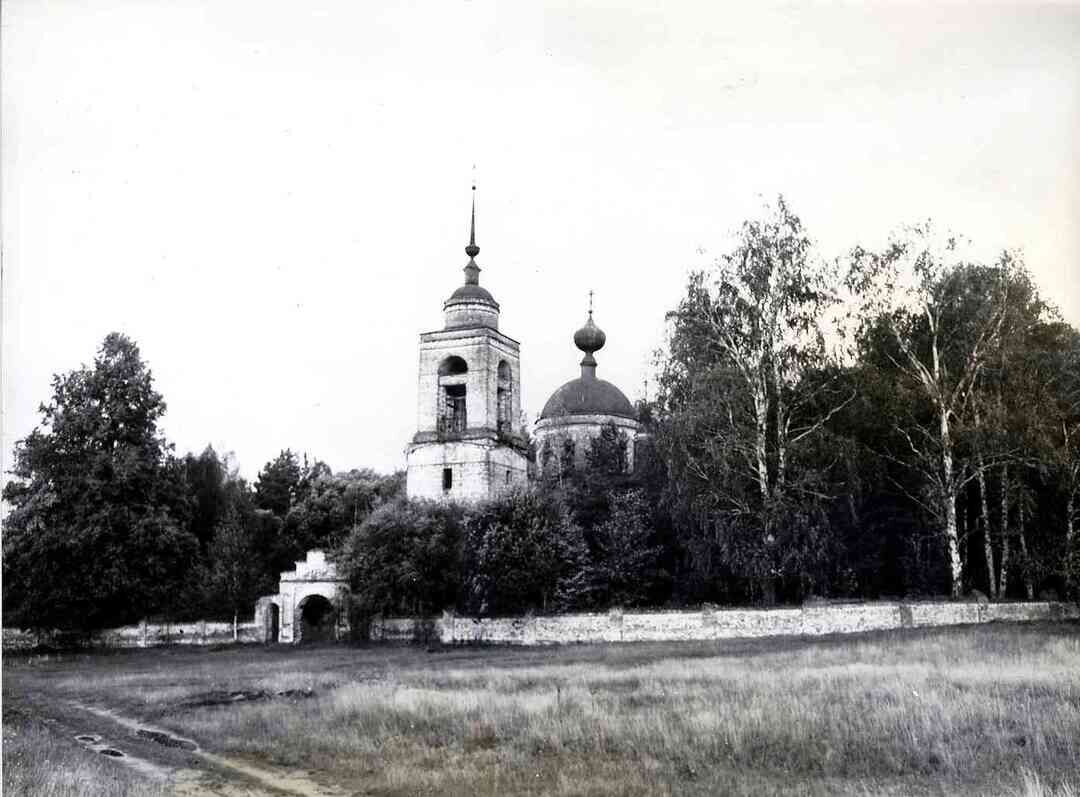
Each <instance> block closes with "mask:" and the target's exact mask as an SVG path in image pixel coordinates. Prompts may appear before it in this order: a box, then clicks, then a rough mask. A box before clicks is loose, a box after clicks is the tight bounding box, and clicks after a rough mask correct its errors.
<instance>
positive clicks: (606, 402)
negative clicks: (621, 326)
mask: <svg viewBox="0 0 1080 797" xmlns="http://www.w3.org/2000/svg"><path fill="white" fill-rule="evenodd" d="M589 304H590V305H591V304H592V294H591V293H590V294H589ZM606 342H607V335H605V334H604V331H603V330H602V329H600V327H598V326H596V323H595V322H594V321H593V317H592V308H591V306H590V309H589V319H588V320H587V321H586V322H585V326H583V327H582V328H581V329H579V330H578V331H577V332H575V333H574V345H575V346H577V347H578V348H579V349H581V350H582V351H583V352H585V357H584V358H583V359H582V360H581V376H580V377H578V378H577V379H573V380H571V381H569V382H567V383H566V384H565V385H563V386H562V387H560V388H559V389H558V390H556V391H555V392H554V393H552V394H551V398H549V399H548V400H547V403H546V404H545V405H544V409H543V411H542V412H541V413H540V418H541V420H543V419H544V418H559V417H562V416H565V415H616V416H619V417H622V418H630V419H632V420H636V419H637V413H636V412H635V411H634V407H633V405H632V404H631V403H630V400H629V399H628V398H627V397H626V396H625V395H624V394H623V392H622V391H621V390H619V388H617V387H615V385H613V384H611V382H606V381H604V380H603V379H597V377H596V358H595V357H593V353H594V352H597V351H600V349H602V348H603V347H604V343H606Z"/></svg>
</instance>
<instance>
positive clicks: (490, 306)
mask: <svg viewBox="0 0 1080 797" xmlns="http://www.w3.org/2000/svg"><path fill="white" fill-rule="evenodd" d="M472 190H473V192H474V193H473V203H472V217H471V220H470V224H469V245H468V246H466V247H465V254H467V255H468V256H469V262H468V263H466V264H465V268H464V271H465V284H464V285H462V286H461V287H460V288H458V289H457V290H456V291H454V292H453V293H452V294H450V298H449V299H447V300H446V301H445V302H443V312H444V313H445V314H446V328H447V329H455V328H459V327H491V328H492V329H498V328H499V303H498V302H496V301H495V297H493V296H492V295H491V294H490V293H489V292H488V291H487V290H486V289H484V288H481V287H480V266H478V265H476V256H477V255H478V254H480V247H479V246H477V245H476V194H475V191H476V186H475V185H474V186H473V188H472Z"/></svg>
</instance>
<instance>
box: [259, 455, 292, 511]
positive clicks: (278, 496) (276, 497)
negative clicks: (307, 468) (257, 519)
mask: <svg viewBox="0 0 1080 797" xmlns="http://www.w3.org/2000/svg"><path fill="white" fill-rule="evenodd" d="M302 476H303V471H302V469H301V467H300V460H299V459H298V458H297V456H296V454H294V453H293V452H292V451H291V450H289V449H287V448H286V449H285V450H284V451H282V452H281V453H280V454H278V455H277V457H275V458H274V459H273V460H271V461H270V462H267V463H266V465H265V466H264V467H263V469H262V470H260V471H259V475H258V478H256V480H255V506H257V507H258V508H259V509H269V510H270V511H271V512H273V513H274V514H275V515H277V516H278V517H279V518H284V517H285V516H286V515H288V514H289V510H290V509H291V508H292V506H293V504H294V503H295V502H296V501H297V499H298V498H299V497H300V485H301V477H302Z"/></svg>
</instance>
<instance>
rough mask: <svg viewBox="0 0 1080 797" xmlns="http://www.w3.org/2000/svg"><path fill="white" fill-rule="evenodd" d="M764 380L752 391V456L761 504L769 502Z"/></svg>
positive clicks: (767, 414)
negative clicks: (755, 467)
mask: <svg viewBox="0 0 1080 797" xmlns="http://www.w3.org/2000/svg"><path fill="white" fill-rule="evenodd" d="M764 381H765V380H764V379H761V380H759V381H758V383H757V384H755V385H753V386H752V387H753V391H754V455H755V457H756V458H757V476H758V488H759V489H760V491H761V501H762V503H763V504H764V503H767V502H768V500H769V459H768V454H767V448H766V444H767V435H768V430H769V398H768V393H767V391H766V389H765V384H764Z"/></svg>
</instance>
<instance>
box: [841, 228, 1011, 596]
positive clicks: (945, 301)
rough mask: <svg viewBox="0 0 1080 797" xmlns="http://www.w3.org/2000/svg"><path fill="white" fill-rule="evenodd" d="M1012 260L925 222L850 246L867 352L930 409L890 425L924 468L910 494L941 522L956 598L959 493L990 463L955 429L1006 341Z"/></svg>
mask: <svg viewBox="0 0 1080 797" xmlns="http://www.w3.org/2000/svg"><path fill="white" fill-rule="evenodd" d="M1013 265H1014V256H1013V255H1011V254H1009V253H1005V254H1003V255H1002V256H1001V257H1000V258H999V260H998V261H997V263H996V264H994V265H993V266H989V267H988V266H985V265H982V264H979V263H976V262H973V261H972V260H971V259H969V258H968V257H966V256H965V252H964V247H963V245H962V242H961V241H960V240H959V239H957V238H956V237H953V236H949V237H944V238H941V237H939V236H937V235H936V234H935V232H934V230H933V229H932V227H931V226H930V225H928V224H927V225H922V226H915V227H911V228H909V229H908V230H906V231H905V232H904V233H903V234H902V235H901V236H900V237H898V238H896V239H894V240H893V241H892V242H891V243H890V245H889V246H888V248H887V249H886V250H885V251H883V252H881V253H872V252H868V251H866V250H864V249H862V248H856V249H855V250H854V251H853V253H852V268H851V270H850V273H849V278H848V284H849V286H850V287H851V288H852V289H853V291H854V293H855V295H856V296H857V297H859V298H860V299H861V300H862V306H861V310H860V312H859V313H858V315H857V318H858V321H859V324H860V327H859V331H858V335H859V339H860V341H861V345H862V347H863V350H864V352H865V351H866V350H867V349H868V348H871V347H873V346H874V345H878V346H879V348H880V349H881V350H883V351H884V352H885V356H886V357H887V359H888V361H889V363H890V364H891V366H892V367H893V369H894V372H895V373H896V375H897V376H898V378H899V379H900V380H901V382H902V383H903V384H902V385H901V387H902V388H903V389H907V390H911V391H914V392H915V393H917V394H918V396H919V397H920V399H921V400H922V402H924V403H925V405H926V406H927V408H928V413H926V414H925V415H923V416H920V415H915V414H912V415H908V416H907V417H905V418H894V419H893V425H894V428H895V430H896V431H897V433H898V434H899V436H900V437H901V438H902V439H903V442H904V445H905V446H906V449H907V450H906V451H905V452H904V455H903V456H902V457H900V459H901V461H904V462H907V463H910V465H911V466H912V467H914V468H916V469H917V470H918V472H919V473H920V475H921V476H922V478H923V481H924V485H925V487H926V488H927V490H926V492H925V493H924V494H923V495H914V494H912V496H911V497H912V498H913V500H915V501H916V502H917V503H918V504H919V505H920V506H922V507H923V508H925V509H926V511H927V512H928V513H929V514H930V515H931V516H932V517H933V518H935V519H936V521H937V522H938V524H939V528H940V533H941V537H942V539H943V540H944V544H945V548H946V551H947V554H948V561H949V574H950V591H951V592H952V594H953V596H954V597H959V596H960V594H961V593H962V592H963V576H964V573H963V566H962V561H961V557H960V537H959V533H958V527H957V501H958V498H959V496H960V492H961V490H962V489H963V488H964V486H965V485H967V484H968V483H969V482H971V481H972V480H973V479H976V478H977V477H978V476H979V474H981V473H983V472H984V470H985V468H986V467H988V466H989V464H991V463H988V462H987V461H986V460H985V458H984V459H982V460H981V461H978V459H977V458H974V459H973V458H967V459H963V460H961V459H960V457H961V449H960V448H959V447H958V433H959V432H961V431H962V430H963V426H964V424H965V422H967V421H968V420H969V414H970V413H971V412H972V404H973V398H974V394H975V392H976V390H977V385H978V379H979V376H980V374H981V373H982V371H983V369H984V368H985V367H986V365H987V361H988V359H989V358H990V357H991V355H992V354H993V352H994V351H995V350H996V349H997V347H998V345H999V342H1000V339H1001V330H1002V325H1003V323H1004V320H1005V316H1006V310H1007V307H1008V291H1009V274H1010V272H1011V270H1012V268H1013ZM882 336H884V337H886V338H887V339H888V342H887V343H886V342H885V341H882ZM894 456H899V455H898V454H894Z"/></svg>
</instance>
